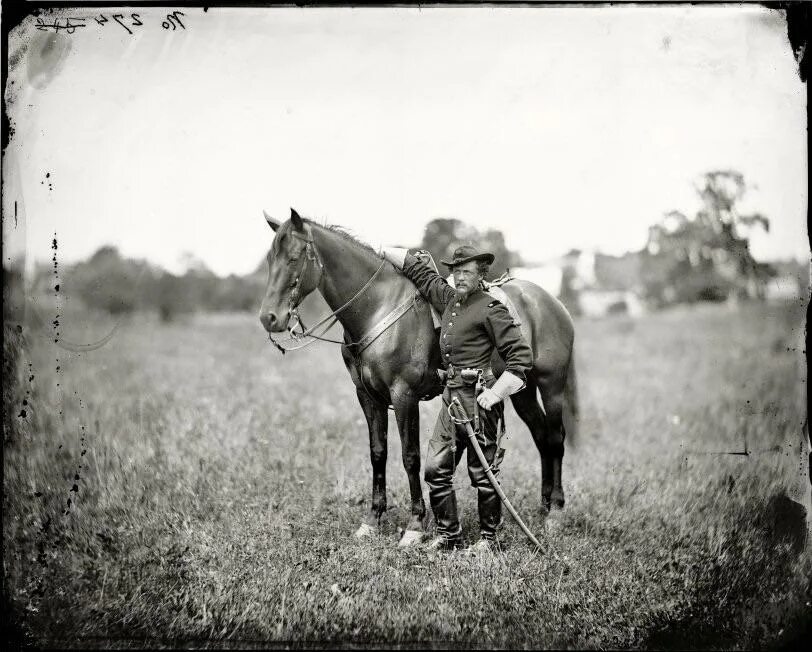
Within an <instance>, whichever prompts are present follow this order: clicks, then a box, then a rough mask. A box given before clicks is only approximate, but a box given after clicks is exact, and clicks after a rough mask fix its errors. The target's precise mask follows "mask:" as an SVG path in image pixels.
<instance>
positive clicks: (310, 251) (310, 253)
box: [268, 231, 386, 355]
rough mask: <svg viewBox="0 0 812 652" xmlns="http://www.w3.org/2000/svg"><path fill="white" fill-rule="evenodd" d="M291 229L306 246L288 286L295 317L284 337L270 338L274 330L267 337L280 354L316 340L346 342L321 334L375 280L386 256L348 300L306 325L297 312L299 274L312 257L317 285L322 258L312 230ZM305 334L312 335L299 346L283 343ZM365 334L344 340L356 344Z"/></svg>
mask: <svg viewBox="0 0 812 652" xmlns="http://www.w3.org/2000/svg"><path fill="white" fill-rule="evenodd" d="M291 233H292V235H294V236H296V237H297V238H299V239H300V240H304V242H305V248H304V250H303V252H302V254H300V258H301V259H302V266H301V269H300V270H299V273H298V274H297V275H296V277H295V278H294V280H293V286H292V288H291V291H290V295H289V296H288V307H289V312H290V316H291V319H293V320H295V321H294V322H293V325H292V326H291V327H289V328H288V330H289V331H290V337H286V338H284V339H281V340H275V339H274V338H273V334H271V333H268V339H270V340H271V342H272V343H273V345H274V346H275V347H276V348H277V349H279V350H280V351H281V352H282V355H284V354H285V353H286V352H287V351H298V350H299V349H303V348H305V347H307V346H310V345H311V344H313V343H314V342H316V341H321V342H332V343H333V344H345V342H343V341H342V340H333V339H330V338H327V337H323V335H324V334H325V333H327V331H329V330H330V329H331V328H332V327H333V326H334V325H335V323H336V322H337V321H338V315H339V314H340V313H341V312H343V311H344V310H346V309H347V308H348V307H349V306H350V305H351V304H352V303H353V302H354V301H355V300H356V299H358V297H360V296H361V295H362V294H363V293H364V292H366V291H367V289H369V286H370V285H372V282H373V281H374V280H375V278H376V277H377V276H378V274H380V272H381V270H382V269H383V268H384V265H386V260H382V261H381V264H380V266H379V267H378V269H376V270H375V273H374V274H373V275H372V276H371V277H370V278H369V280H368V281H367V282H366V283H364V285H363V287H362V288H361V289H360V290H358V292H356V293H355V294H354V295H353V296H352V297H351V298H350V300H349V301H347V302H346V303H344V305H342V306H341V307H339V308H336V309H335V310H333V312H331V313H330V314H329V315H327V316H326V317H324V318H323V319H321V320H319V322H318V323H317V324H315V325H314V326H311V327H310V328H307V327H306V326H305V324H304V322H303V321H302V318H301V316H300V315H299V310H298V300H299V293H300V290H299V285H300V283H301V280H302V277H303V276H304V273H305V267H306V266H307V261H308V260H312V261H314V264H317V265H318V267H319V269H320V271H321V273H320V275H319V281H318V283H317V284H316V287H318V286H320V285H321V281H322V278H323V277H324V263H322V262H321V257H320V256H319V254H318V250H317V249H316V243H315V242H313V235H312V233H311V232H308V234H307V237H303V236H301V235H299V234H297V233H296V232H295V231H292V232H291ZM331 319H332V321H331V322H330V323H329V324H328V325H327V326H326V327H325V328H324V329H323V330H322V331H321V332H320V333H319V334H318V335H314V332H315V330H316V329H317V328H319V327H320V326H322V325H323V324H325V323H326V322H327V321H330V320H331ZM297 326H300V327H301V328H302V331H301V332H299V333H297V332H296V330H295V329H296V327H297ZM306 337H309V338H311V339H310V340H308V341H307V342H305V343H304V344H300V345H299V346H289V347H283V346H282V343H283V342H291V341H293V342H299V341H301V340H303V339H304V338H306ZM365 337H366V336H365ZM365 337H362V338H361V340H360V341H359V342H351V343H349V344H347V346H356V347H357V346H358V345H359V344H361V343H362V342H363V341H364V339H365Z"/></svg>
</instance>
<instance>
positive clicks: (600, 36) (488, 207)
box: [3, 6, 809, 275]
mask: <svg viewBox="0 0 812 652" xmlns="http://www.w3.org/2000/svg"><path fill="white" fill-rule="evenodd" d="M117 11H121V10H120V9H119V10H117ZM137 11H138V19H137V20H138V22H141V23H142V25H140V26H135V25H134V24H133V23H134V19H132V18H131V16H129V14H128V13H126V12H125V16H124V22H125V24H126V25H129V31H132V32H133V33H132V34H129V33H128V30H125V29H124V28H123V27H122V26H120V25H119V24H117V23H116V22H115V21H113V20H111V19H109V17H110V16H111V14H109V13H108V14H107V17H108V22H106V23H104V24H98V23H97V22H96V21H93V20H92V19H90V20H88V21H85V22H86V25H87V26H86V27H85V28H82V29H77V30H76V32H75V33H74V34H71V35H67V34H65V31H64V30H61V32H60V35H59V37H58V38H60V39H62V40H64V41H65V42H66V43H67V45H66V47H67V48H68V52H67V55H66V57H65V59H64V61H63V63H62V64H61V67H59V69H58V72H57V73H56V75H55V76H54V77H53V79H52V80H51V81H50V82H49V83H47V84H45V85H43V84H42V83H39V84H37V85H34V84H32V83H30V81H28V78H27V77H26V74H27V73H26V68H25V65H23V66H20V67H19V68H18V69H17V70H16V72H15V73H14V74H12V76H11V77H10V79H15V80H17V83H18V86H17V87H16V88H18V89H20V88H22V90H20V91H19V92H18V95H17V96H16V100H15V101H14V103H13V104H12V105H11V107H10V109H9V115H10V117H11V119H12V120H13V122H14V127H15V133H14V138H13V140H12V145H11V147H10V148H9V149H8V150H7V152H6V154H7V155H6V157H5V159H6V160H4V170H5V171H4V175H10V176H6V177H4V188H5V189H4V214H5V216H6V219H5V220H4V225H3V229H4V234H3V235H4V244H5V249H4V251H5V252H7V253H5V254H4V255H5V256H6V257H7V258H9V257H12V258H13V257H17V258H18V259H19V258H20V257H22V256H23V255H24V256H25V258H26V263H27V265H28V266H29V267H30V266H31V265H32V264H33V262H34V261H47V260H50V258H51V255H52V253H53V252H52V251H51V249H50V245H51V241H52V239H53V237H54V234H55V233H56V234H57V238H58V241H59V252H60V258H61V260H63V261H67V262H71V261H75V260H79V259H82V258H85V257H87V256H89V255H90V254H92V253H93V252H94V251H95V250H96V249H98V248H99V247H100V246H102V245H104V244H113V245H115V246H117V247H118V248H119V249H120V250H121V252H122V253H123V254H124V255H127V256H133V257H143V258H147V259H149V260H151V261H153V262H155V263H157V264H160V265H162V266H164V267H166V268H168V269H170V270H173V271H182V269H181V268H182V267H183V265H184V263H183V260H184V259H188V256H189V254H191V255H192V256H194V257H197V258H199V259H201V260H202V261H203V262H204V263H205V264H206V265H207V266H208V267H210V268H211V269H212V270H213V271H214V272H216V273H217V274H220V275H225V274H230V273H238V274H244V273H248V272H251V271H253V270H254V269H255V268H256V267H257V265H258V264H259V262H260V260H261V259H262V258H263V256H264V255H265V253H266V252H267V250H268V248H269V246H270V243H271V239H272V235H273V234H272V233H271V231H270V230H269V229H268V227H267V225H266V224H265V221H264V219H263V217H262V211H263V209H265V210H267V211H268V212H269V213H270V214H271V215H274V216H276V217H278V218H281V219H286V218H287V217H288V216H289V214H290V207H294V208H295V209H296V210H297V211H298V212H299V213H301V214H302V215H304V216H308V217H311V218H313V219H315V220H318V221H321V222H326V223H329V224H340V225H343V226H345V227H347V228H349V229H350V230H351V231H352V232H353V233H355V234H356V235H358V236H359V237H361V238H363V239H365V240H368V241H370V242H371V243H372V244H373V245H378V244H384V245H398V244H399V245H410V246H415V245H417V244H419V242H420V239H421V236H422V233H423V229H424V227H425V224H426V223H427V222H428V221H429V220H431V219H433V218H437V217H456V218H458V219H461V220H463V221H465V222H468V223H470V224H472V225H474V226H476V227H477V228H479V229H488V228H497V229H501V230H502V231H503V233H504V234H505V239H506V243H507V246H508V247H510V248H512V249H515V250H517V251H518V252H519V253H520V254H522V255H523V256H524V257H525V259H527V260H530V261H543V260H547V259H550V258H552V257H555V256H558V255H561V254H563V253H564V252H566V251H567V250H569V249H571V248H573V247H577V248H581V249H597V250H600V251H603V252H607V253H614V254H620V253H622V252H624V251H627V250H632V249H636V248H639V247H641V246H643V245H644V244H645V239H646V235H647V228H648V226H649V225H650V224H652V223H654V222H656V221H658V220H659V219H660V218H661V217H662V215H663V214H664V213H665V212H667V211H669V210H672V209H676V210H681V211H683V212H684V213H686V214H690V215H692V214H693V213H694V212H695V211H696V210H697V208H698V207H699V204H698V198H697V195H696V192H695V190H694V188H693V185H692V184H693V183H695V182H696V181H697V180H698V178H699V177H700V175H701V174H702V172H704V171H707V170H713V169H721V168H725V169H726V168H734V169H737V170H739V171H741V172H742V173H743V174H744V176H745V179H746V181H747V182H748V184H749V185H750V188H749V190H748V192H747V195H746V196H745V198H744V200H743V202H742V206H741V209H742V210H743V211H744V212H747V211H759V212H761V213H763V214H765V215H767V216H768V217H769V218H770V219H771V221H772V225H771V226H772V228H771V231H770V233H769V234H762V233H758V232H756V233H754V235H753V236H752V240H751V247H752V250H753V253H754V255H755V256H756V257H757V258H759V259H761V260H767V259H776V258H788V257H797V258H800V259H808V255H809V247H808V240H807V232H806V211H807V201H808V194H807V183H806V177H807V150H806V132H805V129H806V92H805V88H804V86H803V84H802V83H801V81H800V79H799V78H798V75H797V63H796V62H795V60H794V58H793V55H792V51H791V48H790V47H789V43H788V41H787V37H786V24H785V21H784V19H783V17H782V14H781V13H779V12H775V11H770V10H768V9H765V8H763V7H758V6H744V7H741V6H672V7H632V6H628V7H610V6H607V7H592V8H583V7H563V8H549V7H548V8H515V7H514V8H493V7H470V8H459V7H455V8H423V9H410V8H367V9H350V8H332V9H312V8H304V9H302V8H252V9H245V8H239V9H237V8H233V9H228V8H211V9H209V10H208V11H207V12H205V13H204V12H203V10H202V9H194V8H187V9H183V10H182V11H183V12H184V14H185V15H184V16H182V17H181V21H182V22H183V23H184V27H183V28H180V27H179V26H176V29H174V30H173V29H171V28H170V29H166V28H164V27H163V26H162V23H166V9H162V10H160V9H158V8H140V9H138V10H137ZM93 13H97V14H98V13H99V12H98V11H93V12H92V11H91V10H90V9H80V10H77V11H75V12H70V13H69V14H65V15H70V16H85V17H88V18H89V17H90V16H91V15H92V14H93ZM63 21H64V18H63ZM31 34H35V35H36V34H38V32H37V31H36V30H35V29H34V19H33V18H31V19H30V20H29V21H28V23H26V24H23V25H22V26H21V28H20V29H19V30H18V34H17V35H16V36H15V35H12V38H11V40H10V45H9V50H10V52H13V51H14V50H15V47H17V46H19V44H20V43H22V42H23V41H25V40H26V39H28V38H29V36H30V35H31ZM37 86H43V87H42V88H38V87H37ZM9 156H11V157H12V158H9ZM10 163H11V164H12V165H9V164H10ZM9 170H10V171H9ZM46 174H47V175H49V176H47V177H46ZM9 181H11V183H10V184H9ZM12 200H13V201H17V202H18V214H19V219H18V220H17V223H16V225H15V223H14V221H13V220H10V219H8V218H9V215H10V213H9V207H10V206H12V203H10V202H11V201H12Z"/></svg>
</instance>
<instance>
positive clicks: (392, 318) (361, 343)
mask: <svg viewBox="0 0 812 652" xmlns="http://www.w3.org/2000/svg"><path fill="white" fill-rule="evenodd" d="M419 298H420V295H419V294H418V293H415V294H414V295H413V296H410V297H409V298H408V299H406V301H404V302H403V303H401V304H400V305H398V306H396V307H395V308H394V310H392V311H391V312H390V313H389V314H388V315H386V317H384V318H383V319H382V320H381V321H379V322H378V323H377V324H376V325H375V326H373V327H372V329H370V330H369V331H368V332H367V333H366V334H365V335H364V336H363V337H362V338H361V339H360V340H358V341H357V342H353V343H351V344H348V345H347V348H349V349H350V350H351V351H352V353H354V354H355V355H358V354H359V353H361V351H363V350H364V349H366V348H367V347H368V346H369V345H370V344H372V343H373V342H374V341H375V340H376V339H377V338H378V337H380V335H381V334H383V332H384V331H385V330H386V329H387V328H389V327H390V326H392V324H394V323H395V322H396V321H397V320H398V319H400V318H401V317H402V316H403V315H405V314H406V312H407V311H408V310H409V308H411V307H412V306H413V305H414V304H415V303H416V302H417V300H418V299H419Z"/></svg>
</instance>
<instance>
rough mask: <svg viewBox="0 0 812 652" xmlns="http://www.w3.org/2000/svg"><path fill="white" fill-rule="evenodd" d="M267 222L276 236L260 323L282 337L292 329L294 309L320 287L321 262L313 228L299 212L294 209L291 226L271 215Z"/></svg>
mask: <svg viewBox="0 0 812 652" xmlns="http://www.w3.org/2000/svg"><path fill="white" fill-rule="evenodd" d="M263 213H264V211H263ZM265 220H266V221H267V222H268V224H269V225H270V227H271V228H272V229H273V230H274V231H275V232H276V235H275V236H274V239H273V244H272V245H271V250H270V251H269V252H268V257H267V258H268V285H267V287H266V288H265V296H264V298H263V299H262V307H261V308H260V309H259V320H260V321H261V322H262V325H263V326H264V327H265V330H266V331H268V332H269V333H278V332H280V331H283V330H285V329H286V328H287V327H288V323H289V321H290V316H291V309H292V308H295V307H296V306H298V305H299V303H301V301H302V299H304V298H305V297H306V296H307V295H308V294H310V293H311V292H312V291H313V290H315V289H316V287H318V284H319V281H320V280H321V260H320V258H319V255H318V252H317V251H316V249H315V245H314V244H313V233H312V231H311V227H310V225H309V224H308V223H306V222H305V221H304V220H303V219H302V218H301V217H299V214H298V213H297V212H296V211H295V210H293V209H292V208H291V209H290V219H289V220H288V221H287V222H283V223H279V222H277V221H276V220H274V219H273V218H272V217H270V216H269V215H268V214H267V213H265Z"/></svg>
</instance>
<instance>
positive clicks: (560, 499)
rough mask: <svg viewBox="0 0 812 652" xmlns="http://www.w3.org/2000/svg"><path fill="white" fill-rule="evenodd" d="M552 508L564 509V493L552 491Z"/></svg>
mask: <svg viewBox="0 0 812 652" xmlns="http://www.w3.org/2000/svg"><path fill="white" fill-rule="evenodd" d="M551 502H552V504H553V509H564V494H563V493H556V492H553V495H552V497H551Z"/></svg>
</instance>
